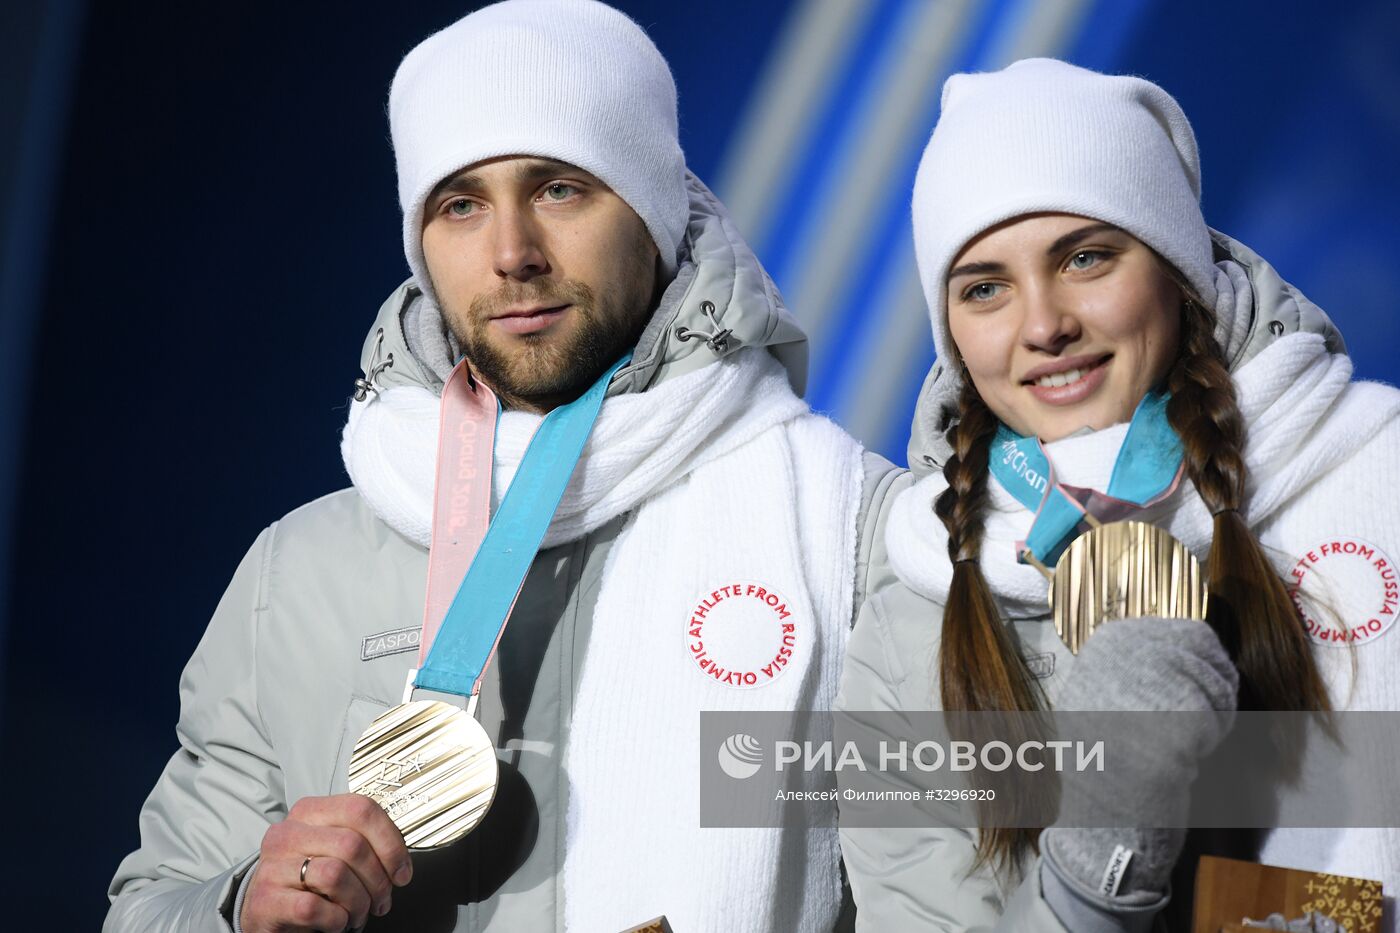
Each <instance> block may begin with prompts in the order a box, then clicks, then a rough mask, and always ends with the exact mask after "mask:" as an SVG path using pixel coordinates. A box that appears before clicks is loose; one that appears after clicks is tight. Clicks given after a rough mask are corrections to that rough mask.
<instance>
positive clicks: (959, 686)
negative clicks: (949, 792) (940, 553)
mask: <svg viewBox="0 0 1400 933" xmlns="http://www.w3.org/2000/svg"><path fill="white" fill-rule="evenodd" d="M959 408H960V415H959V418H958V421H957V423H956V424H955V425H954V426H953V427H951V428H950V429H949V432H948V441H949V443H950V445H951V446H952V448H953V456H952V457H951V458H949V460H948V462H947V464H945V465H944V467H943V476H944V477H945V478H946V479H947V480H948V488H947V489H946V490H944V491H943V493H942V494H941V495H940V496H939V497H938V499H937V501H936V502H935V503H934V512H935V513H936V514H937V515H938V517H939V518H940V519H941V520H942V522H943V524H944V526H945V527H946V528H947V529H948V557H949V559H950V560H952V561H953V580H952V583H951V584H950V586H949V589H948V600H947V604H946V606H945V607H944V610H943V630H942V637H941V640H940V644H939V652H938V667H939V682H940V694H941V700H942V708H943V709H944V710H945V711H966V712H971V713H977V712H984V711H1011V712H1026V713H1030V712H1038V711H1039V710H1041V709H1042V704H1041V702H1040V695H1039V691H1038V690H1037V688H1036V687H1035V686H1034V680H1033V679H1032V677H1031V675H1030V672H1029V671H1028V670H1027V669H1026V666H1025V662H1024V661H1022V660H1021V655H1020V653H1019V652H1018V651H1017V650H1016V646H1015V645H1014V644H1013V643H1012V640H1011V636H1010V635H1009V634H1008V633H1007V631H1006V626H1005V625H1004V624H1003V622H1002V620H1001V612H1000V611H999V609H998V608H997V605H996V600H995V599H994V598H993V596H992V591H991V588H990V587H989V586H988V585H987V580H986V577H985V576H983V574H982V568H981V565H980V564H979V563H978V558H979V557H980V555H981V551H982V534H983V530H984V528H985V519H984V515H985V512H986V505H987V498H988V492H987V481H988V475H989V471H988V469H987V461H988V456H989V453H990V450H991V445H992V438H993V437H994V436H995V435H996V430H997V423H998V422H997V418H996V416H995V415H994V414H992V411H991V409H989V408H988V407H987V405H986V403H985V402H983V401H982V397H981V396H980V395H978V394H977V390H976V389H975V388H973V387H972V385H971V383H970V382H967V383H966V384H965V385H964V386H963V391H962V395H961V397H960V398H959ZM976 719H977V717H955V718H954V719H952V720H950V726H952V727H953V731H955V732H963V733H965V732H966V729H967V728H968V727H969V726H970V728H971V729H972V730H973V731H976V728H977V723H976V722H975V720H976ZM962 737H963V738H968V737H969V736H968V735H966V734H964V735H963V736H962ZM974 781H979V778H978V777H977V776H974ZM992 781H995V777H993V778H992ZM982 782H983V783H985V781H982ZM1003 806H1004V804H1003ZM983 807H984V805H981V804H979V810H980V809H983ZM983 822H984V823H990V822H991V821H990V820H984V821H983ZM1038 837H1039V831H1038V830H1036V829H1032V828H1025V827H1021V828H1015V827H1006V826H994V825H993V826H987V827H986V828H984V829H983V830H982V832H981V833H980V834H979V836H978V843H977V865H982V864H987V863H992V864H995V866H996V867H997V868H999V869H1008V870H1009V869H1011V868H1013V867H1015V866H1016V865H1018V864H1019V862H1020V860H1021V858H1022V857H1023V856H1024V855H1025V854H1026V853H1027V852H1030V851H1034V850H1035V849H1036V841H1037V839H1038Z"/></svg>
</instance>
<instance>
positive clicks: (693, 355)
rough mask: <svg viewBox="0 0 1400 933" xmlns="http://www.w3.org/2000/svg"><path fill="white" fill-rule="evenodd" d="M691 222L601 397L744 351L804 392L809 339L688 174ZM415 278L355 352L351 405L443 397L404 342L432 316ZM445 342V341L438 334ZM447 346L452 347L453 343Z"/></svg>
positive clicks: (427, 367)
mask: <svg viewBox="0 0 1400 933" xmlns="http://www.w3.org/2000/svg"><path fill="white" fill-rule="evenodd" d="M686 188H687V191H688V194H689V197H690V223H689V226H688V227H687V229H686V235H685V241H684V243H683V244H682V247H681V257H680V263H679V266H678V269H677V272H676V276H675V278H674V279H672V281H671V283H670V285H668V286H667V287H666V290H665V292H664V293H663V294H662V296H661V300H660V301H659V302H658V304H657V307H656V309H655V310H654V311H653V312H652V315H651V319H650V321H649V322H648V323H647V326H646V329H645V330H644V331H643V332H642V336H641V338H640V339H639V340H638V341H637V345H636V348H635V349H634V350H633V352H632V361H631V362H630V363H628V364H627V365H626V366H625V367H623V368H622V369H621V370H619V371H618V373H617V375H615V376H614V377H613V381H612V384H611V385H610V386H609V388H608V397H613V396H616V395H621V394H624V393H628V392H642V391H645V390H646V389H648V388H649V387H651V386H653V385H656V384H657V383H660V382H663V381H665V380H667V379H672V378H674V377H676V376H679V375H681V374H684V373H688V372H692V371H694V370H697V369H700V368H702V367H705V366H708V365H709V364H711V363H714V362H715V361H717V360H720V359H723V358H724V357H726V356H728V355H730V354H732V353H734V352H735V351H737V350H739V349H742V348H743V347H755V346H758V347H767V348H768V350H769V352H771V353H772V354H773V355H774V356H775V357H776V358H777V359H778V361H779V362H780V363H782V365H783V367H784V368H785V369H786V371H787V375H788V381H789V382H790V383H791V385H792V388H793V391H794V392H796V393H797V394H798V395H802V394H803V392H804V391H805V389H806V384H807V354H808V348H807V335H806V333H805V332H804V331H803V330H802V328H801V327H800V326H799V325H798V323H797V319H796V318H795V317H793V315H792V313H791V312H790V311H788V309H787V308H786V307H785V306H784V305H783V301H782V297H781V296H780V295H779V294H778V289H777V287H776V286H775V285H774V284H773V281H772V279H770V278H769V277H768V273H767V272H765V271H764V269H763V267H762V266H761V265H760V264H759V262H758V257H756V256H755V255H754V254H753V251H752V250H751V249H749V246H748V244H747V243H745V242H744V239H743V237H741V236H740V235H739V232H738V230H737V229H736V228H735V226H734V222H733V221H732V220H731V219H730V217H729V212H728V211H727V210H726V209H725V207H724V205H723V204H721V203H720V201H719V199H718V198H716V197H715V196H714V193H713V192H711V191H710V189H709V188H707V187H705V185H704V183H703V182H701V181H700V180H699V179H698V178H696V177H695V176H694V175H693V174H691V173H689V172H687V173H686ZM428 301H429V300H428V299H427V298H426V297H425V296H424V295H423V293H422V291H421V290H420V289H419V288H418V286H417V284H416V283H415V282H414V280H413V279H409V280H407V281H405V282H404V283H403V284H402V285H400V286H399V287H398V288H397V289H395V290H394V292H393V294H391V295H390V296H389V297H388V298H387V299H386V300H385V301H384V303H383V305H381V306H380V308H379V314H378V315H377V316H376V318H375V321H374V325H373V326H372V327H371V328H370V330H369V335H368V336H367V337H366V338H365V342H364V346H363V349H362V350H361V352H360V369H361V370H362V371H363V373H364V375H363V376H362V377H361V379H359V380H357V381H356V397H357V398H359V397H362V395H363V393H364V392H366V391H369V389H370V387H371V386H372V387H373V388H375V389H387V388H392V387H394V386H421V387H424V388H427V389H430V390H432V391H433V392H434V393H436V394H441V392H442V387H443V381H444V376H445V373H441V372H440V371H439V370H440V369H441V366H440V365H439V366H435V365H434V364H433V363H432V362H431V361H429V360H426V359H424V358H423V357H424V356H426V355H427V354H426V353H425V352H424V351H422V350H421V349H420V350H419V351H418V352H415V351H414V350H413V349H411V346H412V343H411V342H410V340H409V338H408V336H407V333H408V330H410V329H412V327H413V324H410V325H408V328H406V326H405V321H406V320H408V319H415V318H416V317H418V316H420V315H422V314H423V313H424V312H425V311H427V310H431V312H432V314H433V315H434V317H436V318H437V319H439V320H440V315H439V314H438V312H437V310H436V309H435V308H431V309H429V308H426V307H425V306H426V305H427V304H428ZM443 339H444V340H450V339H451V338H450V337H448V336H447V335H445V334H444V337H443ZM454 346H455V344H454Z"/></svg>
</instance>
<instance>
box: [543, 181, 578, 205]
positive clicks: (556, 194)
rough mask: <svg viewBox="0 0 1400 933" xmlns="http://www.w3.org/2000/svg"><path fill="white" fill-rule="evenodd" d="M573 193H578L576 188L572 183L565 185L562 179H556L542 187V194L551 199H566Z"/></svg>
mask: <svg viewBox="0 0 1400 933" xmlns="http://www.w3.org/2000/svg"><path fill="white" fill-rule="evenodd" d="M575 194H578V189H577V188H575V187H574V186H573V185H566V184H564V183H563V182H562V181H556V182H554V184H552V185H549V186H547V187H546V188H545V189H544V196H545V197H546V198H548V199H549V200H551V201H563V200H567V199H568V198H570V197H572V196H573V195H575Z"/></svg>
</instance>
